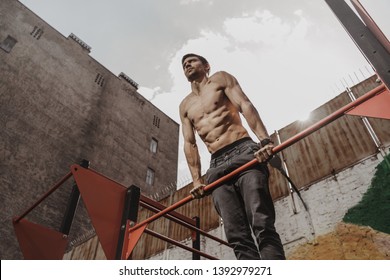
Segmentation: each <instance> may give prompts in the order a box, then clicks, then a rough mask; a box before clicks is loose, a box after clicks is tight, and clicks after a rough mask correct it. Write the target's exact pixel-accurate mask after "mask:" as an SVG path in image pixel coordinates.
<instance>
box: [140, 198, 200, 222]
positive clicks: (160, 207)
mask: <svg viewBox="0 0 390 280" xmlns="http://www.w3.org/2000/svg"><path fill="white" fill-rule="evenodd" d="M140 201H141V202H143V206H144V207H145V208H147V205H150V206H152V207H154V208H155V209H158V210H159V211H161V210H163V209H165V208H167V206H165V205H163V204H161V203H159V202H157V201H155V200H153V199H150V198H148V197H146V196H144V195H141V199H140ZM145 204H146V205H145ZM150 210H151V209H150ZM152 211H154V210H152ZM170 215H172V216H174V217H176V218H178V219H180V220H183V221H184V222H186V223H188V224H192V225H194V226H195V224H196V223H195V221H194V220H193V219H190V218H188V217H187V216H184V215H182V214H180V213H178V212H174V211H172V212H171V213H170Z"/></svg>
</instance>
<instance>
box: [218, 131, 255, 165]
mask: <svg viewBox="0 0 390 280" xmlns="http://www.w3.org/2000/svg"><path fill="white" fill-rule="evenodd" d="M246 141H252V138H250V137H244V138H241V139H239V140H237V141H234V142H233V143H231V144H229V145H226V146H225V147H223V148H221V149H219V150H217V151H216V152H215V153H213V154H212V155H211V159H212V160H213V159H216V158H218V157H220V156H222V155H223V154H224V153H226V152H228V151H230V150H231V149H233V148H234V147H236V146H237V145H239V144H241V143H244V142H246Z"/></svg>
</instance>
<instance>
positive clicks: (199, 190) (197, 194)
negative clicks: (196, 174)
mask: <svg viewBox="0 0 390 280" xmlns="http://www.w3.org/2000/svg"><path fill="white" fill-rule="evenodd" d="M205 186H206V185H205V184H199V185H196V186H195V187H194V188H193V189H192V190H191V191H190V193H191V195H192V197H193V198H196V199H199V198H202V197H204V195H205V193H204V187H205Z"/></svg>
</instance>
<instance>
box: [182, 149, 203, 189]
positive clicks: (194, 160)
mask: <svg viewBox="0 0 390 280" xmlns="http://www.w3.org/2000/svg"><path fill="white" fill-rule="evenodd" d="M184 154H185V156H186V159H187V164H188V167H189V169H190V173H191V176H192V180H193V181H194V184H195V183H198V184H201V183H202V180H201V176H202V175H201V162H200V155H199V151H198V146H197V145H196V144H191V143H185V144H184Z"/></svg>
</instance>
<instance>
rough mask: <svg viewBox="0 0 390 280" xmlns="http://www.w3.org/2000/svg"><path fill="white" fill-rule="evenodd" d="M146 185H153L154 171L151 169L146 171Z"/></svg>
mask: <svg viewBox="0 0 390 280" xmlns="http://www.w3.org/2000/svg"><path fill="white" fill-rule="evenodd" d="M146 184H148V185H150V186H153V184H154V170H153V169H151V168H148V170H147V171H146Z"/></svg>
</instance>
